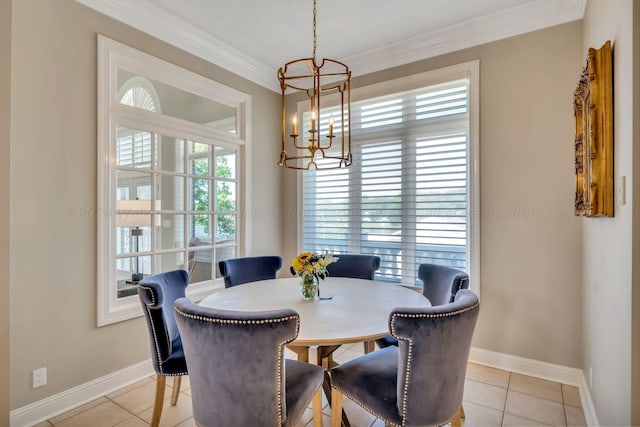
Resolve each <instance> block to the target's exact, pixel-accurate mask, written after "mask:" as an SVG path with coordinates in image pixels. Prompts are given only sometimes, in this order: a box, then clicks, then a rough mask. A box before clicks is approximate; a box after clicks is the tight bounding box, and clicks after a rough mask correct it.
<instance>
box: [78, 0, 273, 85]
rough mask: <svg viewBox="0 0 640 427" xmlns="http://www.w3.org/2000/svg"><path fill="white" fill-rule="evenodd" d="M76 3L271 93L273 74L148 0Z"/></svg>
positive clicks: (269, 69)
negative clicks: (264, 88)
mask: <svg viewBox="0 0 640 427" xmlns="http://www.w3.org/2000/svg"><path fill="white" fill-rule="evenodd" d="M76 2H78V3H80V4H82V5H84V6H87V7H89V8H91V9H93V10H96V11H98V12H100V13H102V14H104V15H107V16H109V17H111V18H113V19H115V20H117V21H120V22H122V23H124V24H127V25H129V26H131V27H133V28H135V29H137V30H139V31H142V32H144V33H146V34H149V35H151V36H153V37H156V38H158V39H159V40H162V41H164V42H166V43H169V44H171V45H173V46H175V47H177V48H180V49H182V50H184V51H186V52H188V53H190V54H192V55H195V56H197V57H199V58H202V59H204V60H206V61H209V62H211V63H212V64H215V65H217V66H219V67H222V68H224V69H226V70H227V71H230V72H232V73H234V74H237V75H239V76H240V77H244V78H245V79H247V80H250V81H252V82H254V83H256V84H259V85H261V86H264V87H266V88H268V89H271V90H273V91H277V92H279V91H280V86H279V84H278V80H277V78H276V70H273V69H272V68H271V67H269V66H268V65H266V64H264V63H262V62H260V61H257V60H255V59H254V58H251V57H250V56H248V55H246V54H245V53H243V52H240V51H239V50H237V49H235V48H233V47H231V46H229V45H228V44H226V43H225V42H223V41H221V40H219V39H217V38H215V37H213V36H211V35H210V34H208V33H206V32H205V31H202V30H200V29H199V28H196V27H194V26H193V25H191V24H189V23H187V22H186V21H184V20H183V19H181V18H179V17H177V16H175V15H173V14H171V13H169V12H167V11H166V10H164V9H162V8H161V7H159V6H158V5H156V4H155V3H153V2H152V1H150V0H76Z"/></svg>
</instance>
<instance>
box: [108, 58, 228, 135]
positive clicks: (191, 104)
mask: <svg viewBox="0 0 640 427" xmlns="http://www.w3.org/2000/svg"><path fill="white" fill-rule="evenodd" d="M117 80H118V100H119V102H120V104H124V105H130V106H132V107H135V108H140V109H143V110H147V111H152V112H158V113H160V112H161V113H162V114H166V115H168V116H171V117H176V118H179V119H183V120H188V121H190V122H193V123H199V124H202V125H204V126H207V127H208V128H210V129H216V130H219V131H221V132H229V133H236V108H235V107H230V106H228V105H224V104H222V103H220V102H216V101H213V100H211V99H208V98H205V97H203V96H200V95H195V94H193V93H191V92H187V91H185V90H182V89H179V88H176V87H173V86H171V85H168V84H165V83H162V82H159V81H157V80H153V79H149V78H146V77H143V76H139V75H136V74H134V73H132V72H130V71H127V70H123V69H122V68H119V69H118V77H117Z"/></svg>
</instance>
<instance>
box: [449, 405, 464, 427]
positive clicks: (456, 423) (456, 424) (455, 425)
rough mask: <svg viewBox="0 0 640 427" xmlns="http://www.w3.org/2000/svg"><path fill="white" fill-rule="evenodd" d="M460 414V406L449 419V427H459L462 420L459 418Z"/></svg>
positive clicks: (462, 412)
mask: <svg viewBox="0 0 640 427" xmlns="http://www.w3.org/2000/svg"><path fill="white" fill-rule="evenodd" d="M462 414H464V411H463V410H462V406H460V409H458V412H456V415H455V416H454V417H453V418H452V419H451V427H460V418H464V417H462V416H461V415H462Z"/></svg>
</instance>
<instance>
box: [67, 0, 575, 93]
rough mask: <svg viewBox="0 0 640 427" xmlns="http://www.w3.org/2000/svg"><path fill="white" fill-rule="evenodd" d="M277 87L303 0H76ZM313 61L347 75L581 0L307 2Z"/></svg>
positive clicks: (523, 28)
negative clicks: (338, 66) (337, 64)
mask: <svg viewBox="0 0 640 427" xmlns="http://www.w3.org/2000/svg"><path fill="white" fill-rule="evenodd" d="M77 1H78V2H79V3H82V4H84V5H86V6H89V7H91V8H93V9H95V10H97V11H99V12H101V13H104V14H106V15H108V16H111V17H113V18H115V19H117V20H120V21H122V22H124V23H126V24H128V25H131V26H132V27H135V28H138V29H139V30H141V31H144V32H146V33H149V34H151V35H153V36H155V37H158V38H159V39H161V40H164V41H165V42H168V43H170V44H173V45H175V46H177V47H179V48H181V49H184V50H186V51H188V52H190V53H193V54H195V55H197V56H200V57H202V58H204V59H206V60H208V61H211V62H213V63H215V64H217V65H219V66H221V67H223V68H225V69H227V70H229V71H232V72H234V73H236V74H239V75H241V76H242V77H245V78H247V79H249V80H252V81H254V82H256V83H258V84H260V85H263V86H265V87H268V88H270V89H273V90H279V87H278V82H277V78H276V71H277V70H278V68H279V67H280V66H282V65H283V64H284V63H285V62H288V61H291V60H294V59H298V58H302V57H310V56H311V55H312V52H313V33H312V10H313V1H312V0H234V1H229V0H77ZM317 3H318V6H317V9H318V19H317V34H318V53H317V56H318V58H322V57H328V58H332V59H336V60H339V61H343V62H345V63H346V64H347V65H348V66H349V67H350V68H351V70H352V72H353V75H354V76H355V75H361V74H365V73H369V72H373V71H378V70H381V69H385V68H389V67H392V66H397V65H403V64H406V63H409V62H413V61H417V60H420V59H425V58H429V57H433V56H436V55H440V54H443V53H447V52H451V51H454V50H458V49H463V48H467V47H471V46H475V45H479V44H482V43H487V42H490V41H495V40H499V39H502V38H506V37H511V36H513V35H517V34H522V33H526V32H529V31H534V30H537V29H541V28H545V27H549V26H553V25H559V24H562V23H565V22H570V21H574V20H577V19H581V18H582V16H583V14H584V7H585V4H586V0H396V1H391V0H317Z"/></svg>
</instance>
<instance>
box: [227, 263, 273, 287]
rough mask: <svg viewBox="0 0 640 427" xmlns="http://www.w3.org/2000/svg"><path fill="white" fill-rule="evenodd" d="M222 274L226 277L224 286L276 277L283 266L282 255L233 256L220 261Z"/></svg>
mask: <svg viewBox="0 0 640 427" xmlns="http://www.w3.org/2000/svg"><path fill="white" fill-rule="evenodd" d="M218 268H219V269H220V274H221V275H222V277H224V287H225V288H229V287H231V286H237V285H242V284H243V283H248V282H257V281H259V280H268V279H275V278H276V274H277V273H278V270H280V269H281V268H282V257H280V256H256V257H243V258H232V259H226V260H224V261H220V262H218Z"/></svg>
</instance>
